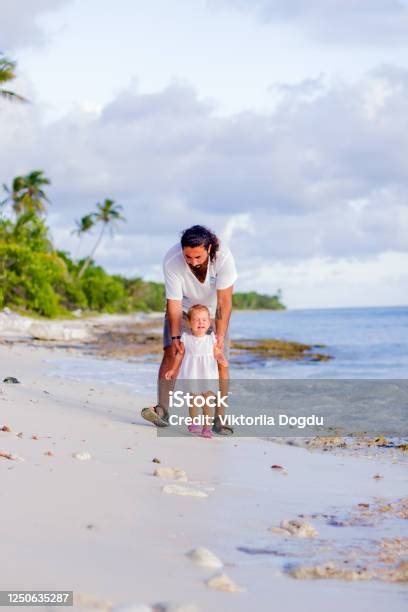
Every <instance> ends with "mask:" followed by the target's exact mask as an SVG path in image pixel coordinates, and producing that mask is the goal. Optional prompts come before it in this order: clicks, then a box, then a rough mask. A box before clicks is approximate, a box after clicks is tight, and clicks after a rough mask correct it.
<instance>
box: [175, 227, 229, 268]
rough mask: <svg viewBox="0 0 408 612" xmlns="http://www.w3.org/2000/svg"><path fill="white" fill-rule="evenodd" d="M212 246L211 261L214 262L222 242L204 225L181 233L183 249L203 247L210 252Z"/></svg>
mask: <svg viewBox="0 0 408 612" xmlns="http://www.w3.org/2000/svg"><path fill="white" fill-rule="evenodd" d="M210 245H211V251H210V260H211V261H214V259H215V258H216V256H217V251H218V249H219V248H220V242H219V240H218V238H217V236H216V235H215V234H214V232H212V231H211V230H209V229H208V227H204V226H203V225H193V226H192V227H189V228H188V229H185V230H183V231H182V233H181V247H182V248H183V249H184V247H197V246H203V247H205V249H206V250H207V251H208V248H209V246H210Z"/></svg>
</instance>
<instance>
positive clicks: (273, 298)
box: [232, 290, 285, 310]
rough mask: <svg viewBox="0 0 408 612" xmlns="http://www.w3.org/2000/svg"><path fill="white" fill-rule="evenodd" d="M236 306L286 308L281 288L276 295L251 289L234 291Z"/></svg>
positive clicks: (265, 308) (238, 307) (250, 308)
mask: <svg viewBox="0 0 408 612" xmlns="http://www.w3.org/2000/svg"><path fill="white" fill-rule="evenodd" d="M232 304H233V306H234V308H236V309H238V310H262V309H264V310H284V309H285V306H284V304H282V294H281V291H280V290H279V291H278V292H277V294H276V295H266V294H263V293H257V292H256V291H249V292H247V293H234V295H233V298H232Z"/></svg>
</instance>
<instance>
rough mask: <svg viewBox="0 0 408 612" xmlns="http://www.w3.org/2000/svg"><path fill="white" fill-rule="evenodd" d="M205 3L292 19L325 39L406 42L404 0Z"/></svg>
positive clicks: (224, 0)
mask: <svg viewBox="0 0 408 612" xmlns="http://www.w3.org/2000/svg"><path fill="white" fill-rule="evenodd" d="M208 4H209V6H211V7H214V8H220V7H226V8H232V9H237V10H241V11H244V12H248V13H250V14H251V13H252V14H254V15H255V16H256V17H257V19H259V21H261V22H264V23H273V22H275V23H276V22H278V23H279V22H289V23H294V24H296V25H299V26H300V27H302V28H304V29H305V30H306V31H308V32H309V33H310V34H311V35H312V36H314V37H315V38H318V39H321V40H324V41H325V42H331V43H335V42H337V43H338V42H342V43H350V42H352V43H357V44H358V45H361V44H362V43H369V44H372V45H378V44H390V45H395V44H399V43H402V44H404V45H407V43H408V3H407V2H406V0H313V1H312V2H311V1H310V0H208Z"/></svg>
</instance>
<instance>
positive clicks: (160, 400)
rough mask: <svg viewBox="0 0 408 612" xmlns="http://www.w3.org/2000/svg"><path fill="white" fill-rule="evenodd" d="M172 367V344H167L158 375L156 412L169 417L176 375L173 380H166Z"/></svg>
mask: <svg viewBox="0 0 408 612" xmlns="http://www.w3.org/2000/svg"><path fill="white" fill-rule="evenodd" d="M172 367H173V355H172V353H171V346H166V348H164V349H163V359H162V362H161V364H160V368H159V374H158V376H157V405H156V406H155V408H154V409H155V412H157V414H158V415H159V416H161V417H167V415H168V412H169V392H170V391H173V389H174V384H175V378H176V377H174V379H173V380H166V379H165V374H166V372H167V371H168V370H170V368H172Z"/></svg>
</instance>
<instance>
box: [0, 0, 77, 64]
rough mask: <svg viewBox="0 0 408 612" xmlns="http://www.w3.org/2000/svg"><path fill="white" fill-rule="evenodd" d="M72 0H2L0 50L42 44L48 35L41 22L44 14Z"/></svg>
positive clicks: (7, 50) (4, 50)
mask: <svg viewBox="0 0 408 612" xmlns="http://www.w3.org/2000/svg"><path fill="white" fill-rule="evenodd" d="M71 1H72V0H2V2H1V14H0V50H1V51H3V52H7V53H8V52H9V51H14V50H15V49H17V48H22V47H29V46H32V45H41V44H44V43H45V42H48V41H47V35H46V34H45V33H44V29H43V28H42V26H41V24H40V23H39V18H40V17H42V16H43V15H44V14H47V13H50V12H53V11H56V10H58V9H59V8H61V7H62V6H64V5H65V4H67V3H69V2H71Z"/></svg>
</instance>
